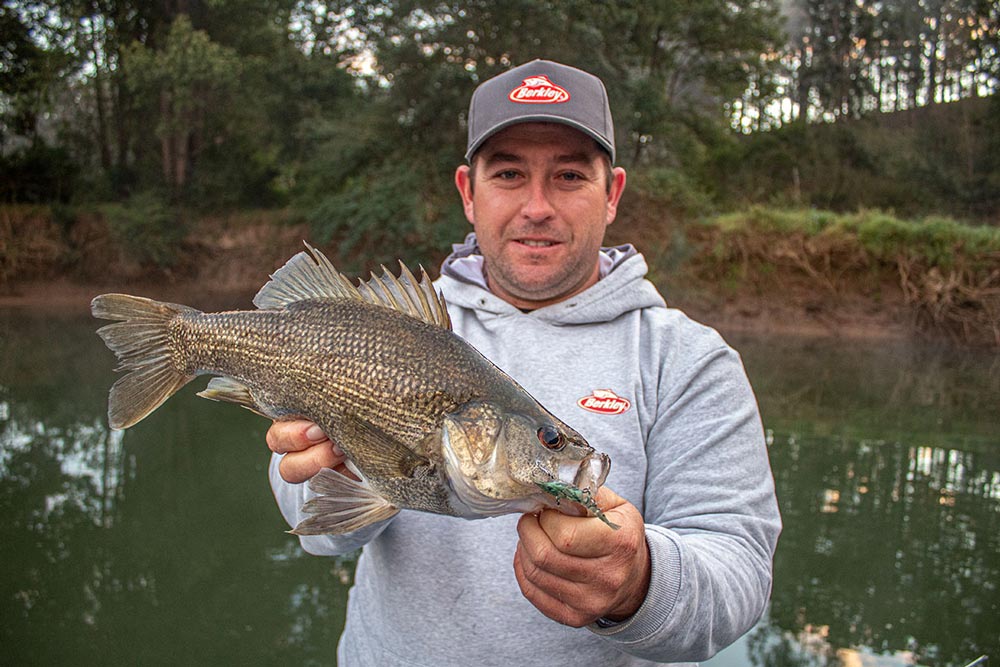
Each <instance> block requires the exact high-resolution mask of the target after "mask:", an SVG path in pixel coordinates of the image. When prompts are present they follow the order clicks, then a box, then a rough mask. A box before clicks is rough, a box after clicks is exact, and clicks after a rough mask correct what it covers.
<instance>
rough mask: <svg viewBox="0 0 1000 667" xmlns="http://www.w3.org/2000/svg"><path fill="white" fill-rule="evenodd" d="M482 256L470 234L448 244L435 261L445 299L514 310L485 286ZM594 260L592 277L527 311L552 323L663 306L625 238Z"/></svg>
mask: <svg viewBox="0 0 1000 667" xmlns="http://www.w3.org/2000/svg"><path fill="white" fill-rule="evenodd" d="M483 261H484V260H483V256H482V254H481V253H480V252H479V246H478V245H477V244H476V235H475V234H469V235H468V236H467V237H465V241H464V242H462V243H456V244H454V245H453V246H452V253H451V255H449V256H448V258H447V259H445V260H444V263H443V264H442V265H441V278H440V279H439V281H438V286H439V287H440V288H441V289H442V291H443V292H444V296H445V299H447V301H448V303H451V304H454V305H456V306H461V307H463V308H470V309H474V310H477V311H479V312H480V313H481V315H495V316H497V317H502V316H505V315H511V314H514V313H520V312H521V311H520V310H518V309H517V308H516V307H515V306H513V305H511V304H509V303H507V302H506V301H504V300H503V299H501V298H500V297H498V296H496V295H494V294H493V293H492V292H490V291H489V288H488V287H487V285H486V275H485V273H484V271H483V266H484V264H483ZM600 264H601V266H600V275H601V277H600V280H598V281H597V283H595V284H594V285H592V286H591V287H589V288H587V289H586V290H584V291H583V292H580V293H579V294H577V295H575V296H573V297H571V298H569V299H566V300H565V301H560V302H559V303H555V304H552V305H551V306H545V307H544V308H539V309H537V310H533V311H531V315H532V316H534V317H538V318H541V319H543V320H545V321H548V322H550V323H552V324H557V325H569V324H591V323H596V322H609V321H611V320H613V319H615V318H617V317H619V316H620V315H622V314H624V313H627V312H630V311H633V310H638V309H641V308H650V307H657V306H658V307H664V306H666V303H665V302H664V301H663V297H662V296H660V293H659V292H658V291H657V289H656V287H655V286H654V285H653V284H652V283H651V282H649V281H648V280H646V272H647V271H648V267H647V265H646V260H645V258H644V257H643V256H642V254H641V253H640V252H639V251H638V250H636V249H635V247H633V246H632V245H631V244H626V245H620V246H616V247H613V248H601V255H600Z"/></svg>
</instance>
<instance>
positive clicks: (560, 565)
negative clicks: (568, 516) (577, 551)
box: [517, 512, 590, 582]
mask: <svg viewBox="0 0 1000 667" xmlns="http://www.w3.org/2000/svg"><path fill="white" fill-rule="evenodd" d="M556 513H557V514H558V512H556ZM560 516H564V515H560ZM539 521H540V517H538V516H535V515H534V514H525V515H524V516H522V517H521V519H520V520H519V521H518V523H517V533H518V536H519V537H520V538H521V539H520V541H519V542H518V549H519V550H521V551H523V557H524V558H526V559H527V561H528V562H529V563H530V566H531V568H532V569H538V570H541V571H544V572H548V573H550V574H552V575H554V576H557V577H559V578H561V579H564V580H567V581H571V582H586V581H587V579H588V577H589V576H590V570H589V568H588V567H587V564H586V563H584V562H582V559H580V558H577V557H576V556H572V555H567V554H565V553H563V552H561V551H560V550H559V547H558V545H555V544H553V543H552V540H550V539H549V536H548V535H547V534H546V532H545V531H544V530H542V527H541V525H540V523H539Z"/></svg>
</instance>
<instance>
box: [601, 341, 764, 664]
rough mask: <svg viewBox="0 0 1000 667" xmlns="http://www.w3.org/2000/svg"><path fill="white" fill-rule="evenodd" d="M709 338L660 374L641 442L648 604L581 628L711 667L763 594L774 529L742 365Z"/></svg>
mask: <svg viewBox="0 0 1000 667" xmlns="http://www.w3.org/2000/svg"><path fill="white" fill-rule="evenodd" d="M713 338H714V340H715V341H717V345H716V346H715V347H714V348H713V349H710V350H707V351H703V352H702V353H701V354H700V356H696V357H694V359H693V361H692V362H691V363H688V364H686V366H684V365H680V364H679V360H678V359H676V358H668V359H666V360H665V361H664V363H663V365H662V370H661V372H660V377H659V388H658V391H657V394H658V400H657V415H656V418H655V421H654V423H653V424H652V427H651V429H650V432H649V436H648V439H647V442H646V450H647V458H648V468H647V471H648V472H647V479H646V491H645V497H644V502H645V512H644V515H645V520H646V539H647V543H648V544H649V551H650V556H651V559H650V560H651V570H652V571H651V581H650V587H649V592H648V593H647V596H646V600H645V601H644V602H643V604H642V606H641V607H640V608H639V611H637V612H636V614H635V615H634V616H633V617H632V618H630V619H627V620H625V621H624V622H622V623H619V624H614V625H611V626H610V627H599V626H598V625H592V626H590V629H591V631H593V632H595V633H597V634H599V635H602V636H604V637H606V638H607V639H608V640H609V641H612V642H614V643H617V644H618V645H619V648H620V649H621V650H622V651H624V652H626V653H629V654H632V655H635V656H638V657H642V658H646V659H650V660H655V661H666V662H674V661H685V660H690V661H698V660H706V659H708V658H710V657H711V656H712V655H714V654H715V653H717V652H718V651H719V650H721V649H722V648H724V647H726V646H728V645H729V644H731V643H732V642H733V641H735V640H736V639H737V638H739V637H740V636H741V635H742V634H744V633H745V632H747V631H748V630H749V629H750V628H751V627H753V625H754V623H756V622H757V620H758V619H759V618H760V616H761V615H762V613H763V612H764V610H765V607H766V604H767V600H768V597H769V595H770V589H771V573H772V558H773V555H774V549H775V545H776V543H777V539H778V534H779V532H780V530H781V520H780V518H779V515H778V508H777V502H776V499H775V495H774V482H773V478H772V475H771V469H770V465H769V462H768V456H767V448H766V445H765V442H764V436H763V429H762V426H761V422H760V416H759V413H758V410H757V403H756V399H755V398H754V395H753V392H752V390H751V388H750V384H749V382H748V380H747V378H746V373H745V372H744V370H743V366H742V362H741V361H740V358H739V355H738V354H737V353H736V352H735V351H733V350H732V349H731V348H729V347H728V346H726V345H725V344H724V343H722V341H721V339H719V338H718V337H717V336H713ZM703 349H704V348H703ZM674 356H675V357H677V356H681V355H674Z"/></svg>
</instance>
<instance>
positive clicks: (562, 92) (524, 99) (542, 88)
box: [507, 74, 569, 104]
mask: <svg viewBox="0 0 1000 667" xmlns="http://www.w3.org/2000/svg"><path fill="white" fill-rule="evenodd" d="M507 99H509V100H510V101H511V102H519V103H520V104H560V103H562V102H568V101H569V93H568V92H566V89H565V88H563V87H562V86H557V85H556V84H554V83H552V82H551V81H549V77H547V76H545V75H544V74H537V75H535V76H529V77H528V78H527V79H525V80H524V82H523V83H522V84H521V85H520V86H518V87H517V88H515V89H514V90H512V91H510V94H509V95H507Z"/></svg>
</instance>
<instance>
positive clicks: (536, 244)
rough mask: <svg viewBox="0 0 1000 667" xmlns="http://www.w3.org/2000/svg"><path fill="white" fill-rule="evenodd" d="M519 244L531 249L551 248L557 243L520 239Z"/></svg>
mask: <svg viewBox="0 0 1000 667" xmlns="http://www.w3.org/2000/svg"><path fill="white" fill-rule="evenodd" d="M517 242H518V243H520V244H521V245H526V246H528V247H529V248H549V247H551V246H554V245H556V242H555V241H542V240H538V239H518V240H517Z"/></svg>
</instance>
